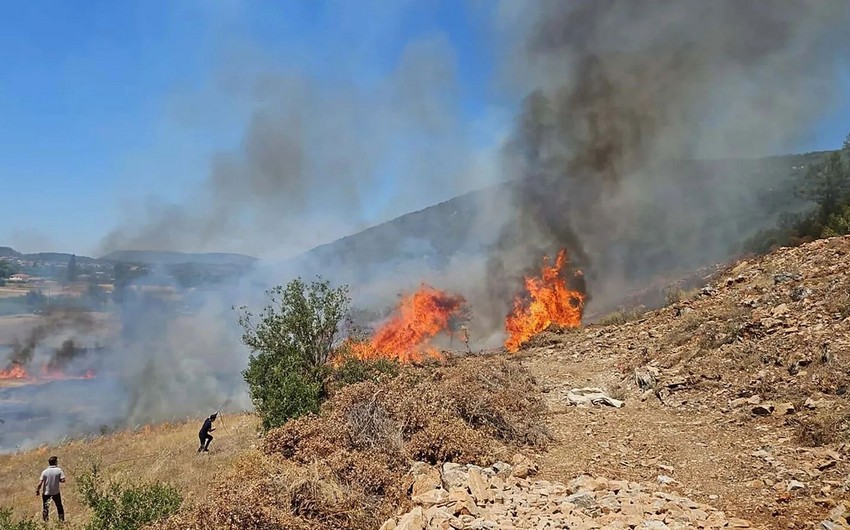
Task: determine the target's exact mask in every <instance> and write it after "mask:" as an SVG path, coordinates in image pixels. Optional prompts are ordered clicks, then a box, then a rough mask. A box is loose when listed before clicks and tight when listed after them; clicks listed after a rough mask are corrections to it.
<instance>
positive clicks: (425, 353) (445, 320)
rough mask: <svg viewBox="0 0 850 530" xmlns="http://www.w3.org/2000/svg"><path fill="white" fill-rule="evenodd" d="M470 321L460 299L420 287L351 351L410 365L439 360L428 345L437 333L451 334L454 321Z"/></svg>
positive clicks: (405, 298)
mask: <svg viewBox="0 0 850 530" xmlns="http://www.w3.org/2000/svg"><path fill="white" fill-rule="evenodd" d="M469 318H470V316H469V309H468V307H467V306H466V300H464V298H463V297H462V296H460V295H455V294H450V293H447V292H445V291H441V290H439V289H436V288H434V287H431V286H430V285H425V284H423V285H422V286H420V288H419V289H418V290H417V291H416V292H414V293H412V294H409V295H407V296H404V297H403V298H402V299H401V301H400V302H399V304H398V306H397V307H396V308H395V310H394V311H393V313H392V314H391V316H390V318H389V320H387V321H386V322H385V323H384V324H383V326H381V327H380V328H379V329H378V330H377V331H376V332H375V334H374V336H373V337H372V339H371V340H368V341H362V342H354V343H352V344H351V350H352V352H353V353H354V355H355V356H357V357H359V358H361V359H397V360H399V361H402V362H410V361H419V360H422V359H424V358H427V357H432V358H438V357H439V356H440V353H439V351H438V350H437V349H436V348H434V347H433V346H430V345H429V344H428V342H429V341H430V340H431V339H433V338H434V337H436V336H437V335H439V334H440V333H452V332H453V331H454V330H453V327H454V326H455V324H456V323H457V322H459V321H465V320H468V319H469Z"/></svg>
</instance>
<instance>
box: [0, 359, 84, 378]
mask: <svg viewBox="0 0 850 530" xmlns="http://www.w3.org/2000/svg"><path fill="white" fill-rule="evenodd" d="M95 377H97V374H96V373H95V371H94V370H86V371H85V372H83V373H82V374H68V373H65V372H63V371H62V370H57V369H55V368H54V369H49V368H48V367H47V365H45V366H42V367H41V372H40V373H39V374H38V375H33V374H31V373H30V372H29V371H28V370H27V369H26V368H25V367H24V366H23V365H21V364H18V363H12V364H11V365H10V366H9V368H7V369H5V370H0V379H17V380H26V381H28V382H37V381H59V380H67V379H94V378H95Z"/></svg>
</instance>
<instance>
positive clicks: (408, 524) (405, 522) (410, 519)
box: [395, 506, 425, 530]
mask: <svg viewBox="0 0 850 530" xmlns="http://www.w3.org/2000/svg"><path fill="white" fill-rule="evenodd" d="M395 530H425V513H424V512H423V511H422V508H420V507H419V506H417V507H415V508H413V510H411V511H410V512H408V513H407V514H406V515H405V516H404V517H402V518H401V520H400V521H399V522H398V524H397V525H396V527H395Z"/></svg>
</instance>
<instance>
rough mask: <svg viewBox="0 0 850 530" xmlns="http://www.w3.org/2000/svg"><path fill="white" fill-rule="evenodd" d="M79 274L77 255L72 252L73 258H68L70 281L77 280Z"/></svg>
mask: <svg viewBox="0 0 850 530" xmlns="http://www.w3.org/2000/svg"><path fill="white" fill-rule="evenodd" d="M77 275H78V272H77V256H75V255H74V254H71V258H70V259H68V283H74V282H75V281H77Z"/></svg>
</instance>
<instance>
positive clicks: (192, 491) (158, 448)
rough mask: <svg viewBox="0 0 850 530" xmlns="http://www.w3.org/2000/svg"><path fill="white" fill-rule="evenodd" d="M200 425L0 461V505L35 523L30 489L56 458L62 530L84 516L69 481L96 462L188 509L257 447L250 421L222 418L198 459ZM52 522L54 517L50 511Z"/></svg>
mask: <svg viewBox="0 0 850 530" xmlns="http://www.w3.org/2000/svg"><path fill="white" fill-rule="evenodd" d="M200 423H201V420H192V421H187V422H184V423H171V424H168V423H166V424H160V425H155V426H145V427H142V428H140V429H137V430H133V431H125V432H120V433H116V434H112V435H107V436H97V437H93V438H90V439H85V440H77V441H73V442H70V443H68V444H65V445H61V446H58V447H41V448H39V449H35V450H31V451H27V452H25V453H20V454H9V455H0V499H3V501H2V505H3V506H12V507H14V510H15V514H16V515H17V516H19V517H37V518H40V516H41V515H40V514H41V501H40V500H39V498H37V497H36V496H35V493H34V492H35V485H36V483H37V482H38V477H39V475H40V473H41V471H42V470H43V469H44V468H45V467H47V459H48V457H50V456H52V455H55V456H58V457H59V465H60V467H62V468H63V470H64V471H65V474H66V476H67V477H68V482H67V483H66V484H65V485H64V486H63V492H62V493H63V495H62V497H63V502H64V505H65V514H66V521H67V523H69V524H67V525H66V528H70V529H78V528H83V527H84V525H85V523H86V522H87V521H88V518H89V512H88V510H87V509H86V508H85V507H84V506H82V505H81V504H80V499H79V496H78V495H77V492H76V491H75V481H74V477H75V476H76V475H78V474H79V473H81V472H83V471H84V470H85V469H87V466H88V465H89V463H90V462H92V461H94V460H100V461H101V462H102V464H103V465H104V466H106V467H105V470H104V471H105V474H106V476H109V477H112V478H115V479H118V480H122V481H127V482H131V483H139V482H148V481H157V480H158V481H167V482H169V483H170V484H173V485H174V486H176V487H178V488H179V490H180V492H181V494H182V495H183V498H184V505H185V506H187V507H189V506H193V505H195V504H196V503H198V502H202V501H203V500H204V499H205V497H206V495H207V492H208V488H209V486H210V484H212V483H213V482H214V480H215V478H216V476H217V475H219V474H220V473H222V472H223V471H225V470H227V469H229V467H230V465H231V464H232V462H233V460H234V459H235V458H236V457H237V456H239V455H241V454H242V453H244V452H245V451H247V450H249V449H250V448H251V446H252V444H256V442H257V424H258V423H257V421H256V418H255V416H253V415H250V414H242V415H235V416H227V415H225V416H223V425H222V423H221V422H216V423H217V428H216V431H215V432H214V433H213V435H214V436H215V440H214V441H213V443H212V444H211V446H210V452H209V453H207V454H202V455H199V454H197V453H196V449H197V447H198V434H197V433H198V428H199V427H200ZM51 513H52V516H53V518H55V512H53V511H51Z"/></svg>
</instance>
